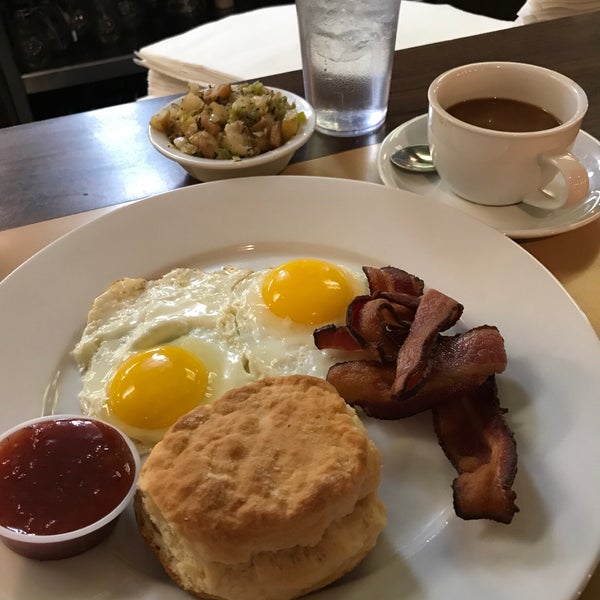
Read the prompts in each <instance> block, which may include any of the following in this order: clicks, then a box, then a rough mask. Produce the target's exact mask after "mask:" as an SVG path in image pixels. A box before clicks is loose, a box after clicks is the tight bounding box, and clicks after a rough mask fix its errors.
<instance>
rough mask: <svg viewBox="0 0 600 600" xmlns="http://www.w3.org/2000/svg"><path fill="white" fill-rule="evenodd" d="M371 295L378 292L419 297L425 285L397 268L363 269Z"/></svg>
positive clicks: (420, 280) (414, 276) (415, 277)
mask: <svg viewBox="0 0 600 600" xmlns="http://www.w3.org/2000/svg"><path fill="white" fill-rule="evenodd" d="M363 273H364V274H365V275H366V277H367V281H368V283H369V290H370V292H371V294H377V293H379V292H402V293H405V294H410V295H411V296H420V295H421V294H422V293H423V290H424V288H425V284H424V282H423V280H422V279H420V278H419V277H417V276H416V275H412V274H411V273H408V272H406V271H403V270H402V269H398V268H397V267H381V268H379V269H378V268H376V267H363Z"/></svg>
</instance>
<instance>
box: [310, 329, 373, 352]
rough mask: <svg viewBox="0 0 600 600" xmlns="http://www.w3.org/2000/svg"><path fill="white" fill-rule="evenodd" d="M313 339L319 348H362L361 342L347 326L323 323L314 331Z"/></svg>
mask: <svg viewBox="0 0 600 600" xmlns="http://www.w3.org/2000/svg"><path fill="white" fill-rule="evenodd" d="M313 340H314V342H315V346H316V347H317V348H318V349H319V350H325V349H327V348H331V349H333V350H361V349H362V344H361V342H359V341H358V340H357V339H356V338H355V337H354V336H353V335H352V333H351V332H350V330H349V329H348V328H347V327H346V326H345V325H341V326H339V327H338V326H336V325H323V327H319V328H318V329H315V330H314V331H313Z"/></svg>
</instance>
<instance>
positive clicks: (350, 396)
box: [327, 360, 399, 419]
mask: <svg viewBox="0 0 600 600" xmlns="http://www.w3.org/2000/svg"><path fill="white" fill-rule="evenodd" d="M395 374H396V367H395V366H394V365H393V364H387V365H386V364H383V363H381V362H377V361H368V360H353V361H348V362H341V363H337V364H335V365H332V366H331V367H330V368H329V371H328V373H327V381H329V383H331V384H332V385H333V387H335V388H336V390H337V391H338V394H339V395H340V396H341V397H342V398H343V399H344V400H345V401H346V402H347V403H348V404H350V406H360V407H361V408H362V409H363V410H364V411H365V413H366V414H367V415H369V416H370V417H374V418H376V419H398V418H399V415H398V413H397V410H398V403H397V402H395V401H394V400H392V394H391V389H392V383H393V382H394V377H395Z"/></svg>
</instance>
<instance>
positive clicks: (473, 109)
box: [446, 98, 561, 131]
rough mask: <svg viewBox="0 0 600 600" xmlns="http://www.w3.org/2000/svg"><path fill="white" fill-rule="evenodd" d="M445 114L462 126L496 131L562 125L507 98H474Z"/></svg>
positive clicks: (530, 106) (531, 106) (541, 111)
mask: <svg viewBox="0 0 600 600" xmlns="http://www.w3.org/2000/svg"><path fill="white" fill-rule="evenodd" d="M446 111H447V112H449V113H450V114H451V115H452V116H454V117H456V118H457V119H460V120H461V121H464V122H465V123H470V124H471V125H476V126H477V127H483V128H484V129H493V130H495V131H542V130H544V129H552V128H553V127H556V126H557V125H560V124H561V122H560V121H559V120H558V119H557V118H556V117H555V116H554V115H553V114H551V113H549V112H548V111H547V110H544V109H543V108H541V107H540V106H536V105H535V104H529V103H528V102H521V101H520V100H512V99H510V98H473V99H470V100H464V101H462V102H458V103H457V104H453V105H452V106H451V107H450V108H447V109H446Z"/></svg>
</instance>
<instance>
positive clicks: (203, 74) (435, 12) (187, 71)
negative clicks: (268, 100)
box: [134, 0, 514, 96]
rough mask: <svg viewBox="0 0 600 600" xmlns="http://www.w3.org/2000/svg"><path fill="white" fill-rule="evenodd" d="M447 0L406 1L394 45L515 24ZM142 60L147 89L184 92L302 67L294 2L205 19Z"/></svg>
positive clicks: (140, 55) (139, 56)
mask: <svg viewBox="0 0 600 600" xmlns="http://www.w3.org/2000/svg"><path fill="white" fill-rule="evenodd" d="M513 26H514V23H513V22H508V21H500V20H498V19H491V18H489V17H482V16H480V15H475V14H471V13H467V12H464V11H462V10H459V9H457V8H453V7H451V6H448V5H446V4H424V3H421V2H415V1H412V0H402V3H401V5H400V18H399V22H398V34H397V37H396V49H400V48H410V47H412V46H420V45H424V44H431V43H434V42H440V41H444V40H450V39H456V38H459V37H465V36H469V35H475V34H478V33H485V32H487V31H496V30H498V29H505V28H508V27H513ZM134 60H135V61H136V62H137V63H138V64H140V65H142V66H144V67H146V68H148V69H149V73H148V94H149V95H151V96H165V95H169V94H176V93H180V92H183V91H185V88H186V84H187V82H191V83H199V84H202V85H206V84H219V83H230V82H232V81H241V80H252V79H259V78H260V77H266V76H267V75H273V74H275V73H285V72H287V71H294V70H296V69H300V68H301V67H302V62H301V56H300V40H299V34H298V22H297V18H296V7H295V5H293V4H287V5H284V6H272V7H267V8H262V9H258V10H254V11H250V12H246V13H241V14H235V15H231V16H229V17H225V18H223V19H220V20H218V21H213V22H211V23H206V24H204V25H200V26H199V27H195V28H194V29H191V30H190V31H186V32H185V33H182V34H180V35H176V36H173V37H170V38H167V39H164V40H161V41H159V42H156V43H154V44H151V45H149V46H146V47H144V48H141V49H140V50H139V51H138V52H137V53H136V58H135V59H134Z"/></svg>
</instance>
